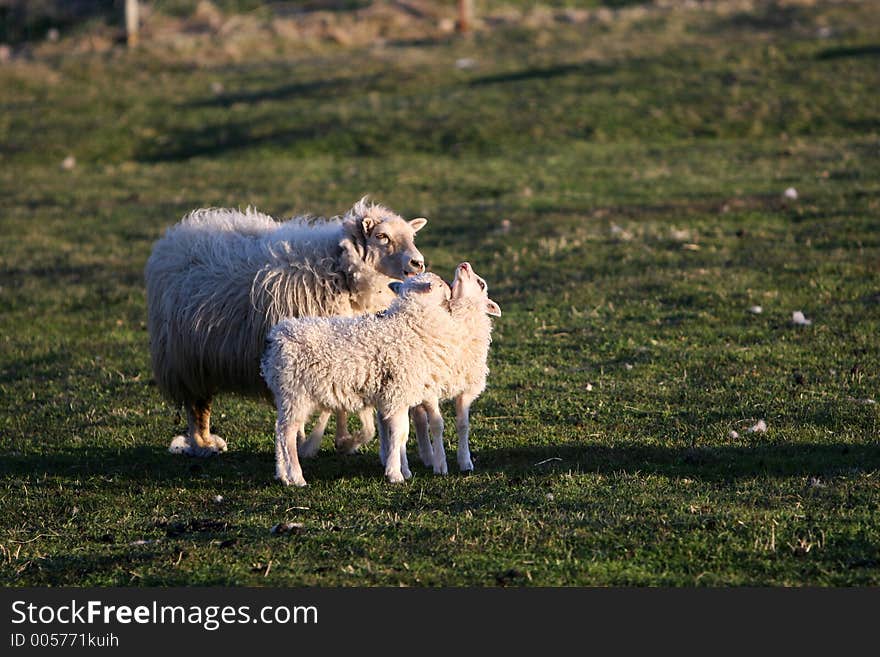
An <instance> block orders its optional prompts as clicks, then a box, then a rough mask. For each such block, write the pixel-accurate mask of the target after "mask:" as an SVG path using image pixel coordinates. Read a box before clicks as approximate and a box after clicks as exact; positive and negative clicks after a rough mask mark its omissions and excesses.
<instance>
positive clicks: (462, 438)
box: [379, 262, 501, 474]
mask: <svg viewBox="0 0 880 657" xmlns="http://www.w3.org/2000/svg"><path fill="white" fill-rule="evenodd" d="M449 307H450V313H451V316H452V319H453V322H454V326H455V332H456V339H455V346H456V353H455V356H454V357H453V358H450V359H449V360H448V362H449V364H450V366H449V367H448V368H445V369H443V370H438V371H437V372H435V375H436V377H437V380H438V384H439V386H438V389H439V395H438V397H437V398H430V397H428V398H426V399H425V400H424V401H423V403H422V404H421V405H419V406H417V407H415V408H413V409H412V410H411V413H412V417H413V423H414V424H415V425H416V436H417V439H418V441H419V454H420V455H421V457H422V460H423V461H425V462H426V464H428V463H430V464H431V465H432V466H433V468H434V472H435V473H437V474H447V472H448V467H447V463H446V450H445V449H444V447H443V427H444V425H443V416H442V415H441V413H440V409H439V402H440V401H441V400H445V399H454V400H455V427H456V432H457V434H458V450H457V460H458V467H459V469H460V470H461V471H462V472H468V471H471V470H473V469H474V464H473V461H472V460H471V452H470V444H469V436H470V407H471V404H473V402H474V400H475V399H476V398H477V397H479V395H480V394H481V393H482V392H483V390H484V389H485V388H486V377H487V375H488V373H489V369H488V367H487V359H488V355H489V345H490V344H491V342H492V321H491V320H490V319H489V317H488V315H493V316H495V317H500V316H501V308H500V307H499V306H498V304H497V303H495V302H494V301H492V300H491V299H490V298H489V290H488V287H487V286H486V281H485V280H484V279H483V278H481V277H480V276H478V275H477V273H476V272H475V271H474V269H473V267H472V266H471V265H470V264H469V263H467V262H463V263H461V264H460V265H458V267H456V269H455V278H454V279H453V282H452V296H451V300H450V303H449ZM379 427H380V436H381V437H382V439H381V442H380V458H383V459H384V454H385V452H386V447H387V445H386V437H385V432H384V429H385V427H384V426H383V425H382V423H381V422H380V425H379ZM431 441H433V445H432V444H431Z"/></svg>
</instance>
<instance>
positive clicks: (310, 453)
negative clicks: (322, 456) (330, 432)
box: [296, 440, 321, 459]
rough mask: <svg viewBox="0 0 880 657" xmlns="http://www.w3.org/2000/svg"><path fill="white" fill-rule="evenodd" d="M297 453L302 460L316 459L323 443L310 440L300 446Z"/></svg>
mask: <svg viewBox="0 0 880 657" xmlns="http://www.w3.org/2000/svg"><path fill="white" fill-rule="evenodd" d="M296 451H297V453H298V454H299V457H300V458H301V459H311V458H315V456H317V455H318V452H319V451H321V443H320V442H312V441H311V440H309V441H307V442H304V443H303V444H302V445H300V446H299V447H298V448H297V450H296Z"/></svg>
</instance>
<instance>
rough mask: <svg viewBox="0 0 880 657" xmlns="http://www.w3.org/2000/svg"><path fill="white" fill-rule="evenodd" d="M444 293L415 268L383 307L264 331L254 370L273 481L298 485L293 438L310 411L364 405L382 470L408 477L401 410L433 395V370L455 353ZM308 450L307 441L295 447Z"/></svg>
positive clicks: (438, 282) (443, 365) (406, 427)
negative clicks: (373, 415) (268, 417)
mask: <svg viewBox="0 0 880 657" xmlns="http://www.w3.org/2000/svg"><path fill="white" fill-rule="evenodd" d="M449 297H450V291H449V287H448V286H447V285H446V283H444V282H443V280H442V279H440V278H439V277H438V276H436V275H434V274H422V275H420V276H417V277H414V278H412V279H410V280H408V281H407V282H406V283H404V284H403V285H402V286H401V287H400V297H398V298H397V299H396V300H395V301H394V303H393V304H392V305H391V307H390V308H389V309H388V311H387V312H385V313H381V314H378V315H376V314H369V315H361V316H358V317H329V318H312V317H304V318H299V319H286V320H284V321H282V322H279V323H278V325H276V326H275V327H274V328H273V329H272V330H271V331H270V333H269V336H268V338H267V347H266V351H265V354H264V355H263V359H262V368H261V369H262V373H263V377H264V379H265V381H266V384H267V386H268V388H269V389H270V390H271V391H272V393H273V395H274V397H275V403H276V407H277V410H278V421H277V423H276V443H275V447H276V476H277V478H278V479H280V480H281V481H282V482H283V483H285V484H294V485H298V486H303V485H305V479H304V478H303V476H302V469H301V467H300V465H299V455H298V453H297V446H296V437H297V434H298V433H301V432H302V431H303V426H304V425H305V422H306V420H307V419H308V418H309V416H310V415H311V414H312V413H313V412H314V411H315V410H318V409H333V410H337V409H342V410H346V411H348V412H355V411H362V410H363V409H365V408H369V407H374V408H376V410H377V412H378V414H379V417H380V418H382V420H383V421H384V422H387V423H388V426H389V432H390V447H389V453H388V458H387V462H386V467H385V474H386V476H387V477H388V479H389V481H391V482H401V481H403V480H404V479H405V478H408V476H410V473H409V468H408V467H407V463H406V456H405V454H406V452H405V451H404V450H405V444H406V436H407V433H408V431H409V422H408V417H407V412H408V409H409V408H410V407H411V406H415V405H416V404H419V403H421V401H422V400H423V399H424V398H425V397H426V396H428V397H432V396H436V395H437V394H438V392H439V387H438V386H439V383H438V380H437V377H436V375H435V373H436V372H437V371H444V370H446V369H448V368H449V367H450V360H451V359H452V358H454V356H455V354H456V352H457V348H456V347H455V346H453V345H452V338H453V337H454V335H455V333H454V326H453V322H452V318H451V315H450V310H449ZM312 449H314V446H313V445H311V444H309V442H307V443H304V444H303V445H302V448H301V450H302V451H303V452H304V453H308V452H309V451H311V450H312Z"/></svg>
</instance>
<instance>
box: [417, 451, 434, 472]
mask: <svg viewBox="0 0 880 657" xmlns="http://www.w3.org/2000/svg"><path fill="white" fill-rule="evenodd" d="M419 458H420V459H422V463H423V464H424V465H425V466H427V467H429V468H430V467H433V466H434V450H433V449H429V448H425V449H422V447H421V446H420V447H419Z"/></svg>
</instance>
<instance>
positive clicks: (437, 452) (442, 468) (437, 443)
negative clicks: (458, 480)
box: [422, 399, 449, 475]
mask: <svg viewBox="0 0 880 657" xmlns="http://www.w3.org/2000/svg"><path fill="white" fill-rule="evenodd" d="M422 406H423V407H424V409H425V412H426V415H427V421H428V423H429V425H430V429H431V438H432V440H433V443H434V444H433V447H432V451H433V453H434V459H433V463H432V465H433V466H434V474H444V475H445V474H446V473H448V472H449V468H448V466H447V465H446V448H445V447H444V446H443V415H442V414H441V413H440V404H439V403H438V400H436V399H430V400H427V401H425V402H423V403H422Z"/></svg>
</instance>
